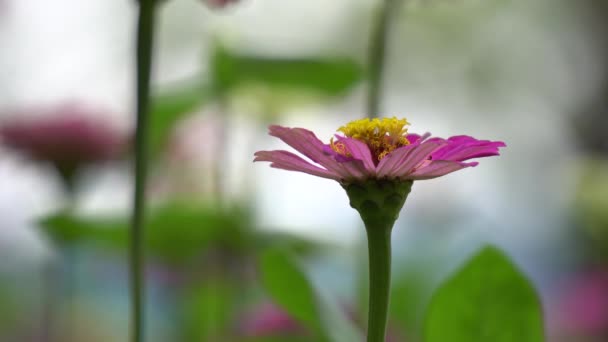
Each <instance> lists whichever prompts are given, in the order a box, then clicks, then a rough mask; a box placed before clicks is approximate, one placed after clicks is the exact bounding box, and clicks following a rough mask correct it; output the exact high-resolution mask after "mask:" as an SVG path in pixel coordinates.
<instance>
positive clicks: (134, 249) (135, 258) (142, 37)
mask: <svg viewBox="0 0 608 342" xmlns="http://www.w3.org/2000/svg"><path fill="white" fill-rule="evenodd" d="M155 6H156V0H140V1H139V20H138V23H137V52H136V58H137V126H136V131H135V189H134V193H133V214H132V220H131V230H130V246H129V258H130V282H131V284H130V285H131V301H132V302H131V341H133V342H142V341H144V297H145V291H144V268H143V266H144V209H145V187H146V178H147V165H148V111H149V109H148V107H149V100H150V99H149V97H150V74H151V68H152V47H153V41H154V16H155Z"/></svg>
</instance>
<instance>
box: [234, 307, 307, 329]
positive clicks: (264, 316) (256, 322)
mask: <svg viewBox="0 0 608 342" xmlns="http://www.w3.org/2000/svg"><path fill="white" fill-rule="evenodd" d="M240 331H241V333H242V334H243V335H244V336H246V337H262V336H277V335H297V336H302V335H304V336H305V335H306V334H307V333H306V329H305V328H304V327H302V326H301V325H300V324H299V323H298V322H296V321H295V320H294V319H292V318H291V317H290V316H289V314H287V313H286V312H285V311H283V310H282V309H281V308H279V307H278V306H276V305H274V304H272V303H265V304H262V305H261V306H259V307H257V308H255V310H253V311H252V312H251V313H249V314H248V315H246V316H245V317H244V318H243V320H242V321H241V324H240Z"/></svg>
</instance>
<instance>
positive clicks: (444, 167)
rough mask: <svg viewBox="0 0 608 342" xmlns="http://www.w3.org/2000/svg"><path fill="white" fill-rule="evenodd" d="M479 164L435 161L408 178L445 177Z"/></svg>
mask: <svg viewBox="0 0 608 342" xmlns="http://www.w3.org/2000/svg"><path fill="white" fill-rule="evenodd" d="M477 164H478V163H477V162H472V163H460V162H455V161H449V160H433V161H431V162H430V163H429V164H427V165H426V166H424V167H422V168H420V169H418V170H416V171H414V172H413V173H411V174H410V175H409V176H408V177H407V178H408V179H412V180H423V179H432V178H437V177H441V176H445V175H447V174H448V173H452V172H454V171H458V170H461V169H464V168H465V167H472V166H477Z"/></svg>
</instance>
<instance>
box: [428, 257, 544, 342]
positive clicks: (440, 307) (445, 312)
mask: <svg viewBox="0 0 608 342" xmlns="http://www.w3.org/2000/svg"><path fill="white" fill-rule="evenodd" d="M424 334H425V339H424V340H425V341H426V342H446V341H449V342H461V341H462V342H488V341H492V342H513V341H517V342H538V341H543V320H542V309H541V305H540V301H539V298H538V296H537V294H536V291H535V290H534V288H533V287H532V285H531V284H530V282H529V281H528V280H527V279H526V277H525V276H524V275H523V274H522V273H521V272H520V271H519V270H518V269H517V268H516V267H515V266H514V265H513V264H512V262H511V261H510V260H509V258H508V257H506V256H505V255H504V254H503V253H502V252H501V251H500V250H498V249H497V248H495V247H491V246H488V247H485V248H483V249H482V250H481V251H480V252H479V253H478V254H477V255H476V256H474V257H473V258H472V259H471V260H470V261H468V262H467V263H466V264H465V265H464V267H462V268H461V269H460V270H459V271H458V272H457V273H456V274H455V275H454V276H452V277H451V278H450V279H448V280H447V281H446V282H445V283H444V284H443V285H441V286H440V287H439V289H438V290H437V292H436V293H435V294H434V296H433V298H432V300H431V303H430V306H429V309H428V312H427V316H426V321H425V331H424Z"/></svg>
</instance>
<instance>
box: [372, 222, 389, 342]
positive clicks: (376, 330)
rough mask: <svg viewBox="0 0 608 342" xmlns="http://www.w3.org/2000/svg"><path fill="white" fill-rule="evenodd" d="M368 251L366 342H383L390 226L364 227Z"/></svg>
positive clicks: (385, 322)
mask: <svg viewBox="0 0 608 342" xmlns="http://www.w3.org/2000/svg"><path fill="white" fill-rule="evenodd" d="M366 230H367V246H368V251H369V314H368V317H367V321H368V324H367V342H384V341H385V334H386V324H387V319H388V304H389V297H390V296H389V295H390V288H391V230H392V225H391V226H379V227H373V226H372V227H369V226H368V227H366Z"/></svg>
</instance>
